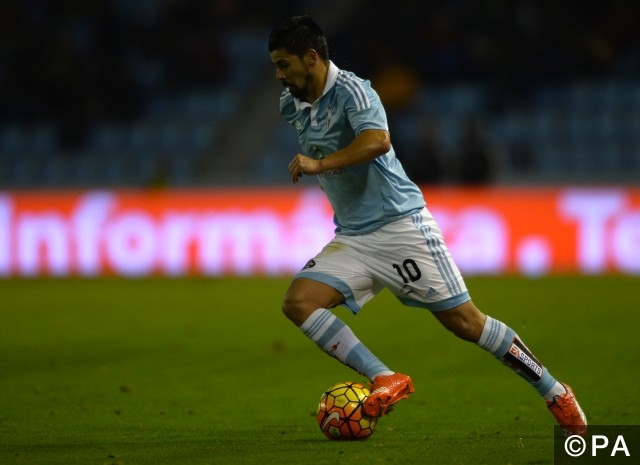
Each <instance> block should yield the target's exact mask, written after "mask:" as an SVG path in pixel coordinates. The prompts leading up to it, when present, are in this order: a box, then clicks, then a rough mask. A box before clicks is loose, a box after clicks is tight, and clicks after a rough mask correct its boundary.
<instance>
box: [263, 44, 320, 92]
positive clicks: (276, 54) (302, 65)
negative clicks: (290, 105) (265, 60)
mask: <svg viewBox="0 0 640 465" xmlns="http://www.w3.org/2000/svg"><path fill="white" fill-rule="evenodd" d="M271 62H272V63H273V64H274V66H275V67H276V79H277V80H278V81H280V82H281V83H282V85H283V86H285V87H288V88H289V91H291V95H293V96H294V97H295V98H297V99H300V100H306V98H307V94H308V90H309V85H310V83H311V82H312V80H313V78H312V75H311V72H310V70H309V66H308V64H307V63H306V61H305V60H304V57H303V58H300V57H299V56H297V55H293V54H291V53H289V52H287V51H286V50H283V49H278V50H274V51H273V52H271Z"/></svg>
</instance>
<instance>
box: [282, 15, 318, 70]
mask: <svg viewBox="0 0 640 465" xmlns="http://www.w3.org/2000/svg"><path fill="white" fill-rule="evenodd" d="M278 49H284V50H286V51H287V52H289V53H291V54H293V55H296V56H298V58H303V57H304V55H305V54H306V53H307V52H308V51H309V50H315V52H316V53H317V54H318V56H319V57H320V58H321V59H323V60H325V61H326V60H328V59H329V46H328V45H327V37H326V36H325V35H324V31H323V30H322V28H321V27H320V26H319V25H318V23H316V22H315V21H314V20H313V19H311V18H310V17H309V16H294V17H293V18H291V19H288V20H287V21H285V22H284V23H282V24H280V25H279V26H277V27H275V28H274V29H273V31H271V35H270V36H269V53H271V52H273V51H275V50H278Z"/></svg>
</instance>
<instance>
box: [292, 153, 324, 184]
mask: <svg viewBox="0 0 640 465" xmlns="http://www.w3.org/2000/svg"><path fill="white" fill-rule="evenodd" d="M320 171H321V168H320V162H319V161H318V160H314V159H313V158H309V157H307V156H305V155H301V154H298V155H296V156H295V157H293V160H291V162H289V174H291V181H292V182H293V183H294V184H295V183H297V182H298V181H299V180H300V178H301V177H302V175H303V174H310V175H313V174H318V173H320Z"/></svg>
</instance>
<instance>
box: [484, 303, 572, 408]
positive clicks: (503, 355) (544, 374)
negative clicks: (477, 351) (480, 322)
mask: <svg viewBox="0 0 640 465" xmlns="http://www.w3.org/2000/svg"><path fill="white" fill-rule="evenodd" d="M477 344H478V345H479V346H480V347H482V348H483V349H485V350H487V351H489V352H491V353H492V354H493V355H494V357H495V358H497V359H498V360H500V361H501V362H502V363H504V364H505V365H507V366H509V367H510V368H511V369H513V370H514V371H515V372H516V373H517V374H518V375H520V376H521V377H522V378H524V379H526V380H527V381H528V382H529V384H531V385H532V386H533V387H534V388H535V389H536V390H537V391H538V394H540V395H541V396H542V397H544V398H545V400H547V401H549V402H550V401H552V400H553V397H554V396H556V395H558V394H562V393H564V392H565V389H564V387H563V386H562V384H560V383H559V382H558V381H556V379H555V378H554V377H553V376H551V374H550V373H549V371H548V370H547V369H546V368H545V367H543V366H542V364H541V363H540V362H539V361H538V360H537V359H536V358H535V357H534V356H533V354H532V353H531V351H530V350H529V349H528V348H527V346H525V345H524V343H523V342H522V341H521V340H520V338H519V337H518V335H517V334H516V333H515V332H514V331H513V330H512V329H511V328H509V327H508V326H507V325H505V324H504V323H502V322H501V321H498V320H495V319H493V318H491V317H490V316H487V320H486V321H485V324H484V329H483V330H482V335H481V336H480V339H479V340H478V342H477Z"/></svg>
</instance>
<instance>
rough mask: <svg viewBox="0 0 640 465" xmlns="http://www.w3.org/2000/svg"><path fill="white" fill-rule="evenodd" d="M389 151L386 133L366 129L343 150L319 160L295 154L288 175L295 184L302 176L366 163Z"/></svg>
mask: <svg viewBox="0 0 640 465" xmlns="http://www.w3.org/2000/svg"><path fill="white" fill-rule="evenodd" d="M390 149H391V140H390V137H389V133H388V132H387V131H385V130H380V129H368V130H365V131H362V132H361V133H360V134H358V135H357V136H356V138H355V139H354V140H353V141H352V142H351V143H350V144H349V145H347V146H346V147H345V148H343V149H341V150H338V151H337V152H334V153H332V154H330V155H327V156H326V157H324V158H322V159H320V160H315V159H313V158H310V157H307V156H305V155H302V154H297V155H296V156H295V157H293V160H291V162H290V163H289V173H290V174H291V180H292V181H293V183H294V184H295V183H297V182H298V180H299V179H300V177H302V175H303V174H306V175H316V174H320V173H322V172H324V171H330V170H337V169H341V168H346V167H348V166H353V165H360V164H363V163H368V162H370V161H372V160H374V159H376V158H378V157H379V156H380V155H384V154H385V153H387V152H388V151H389V150H390Z"/></svg>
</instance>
